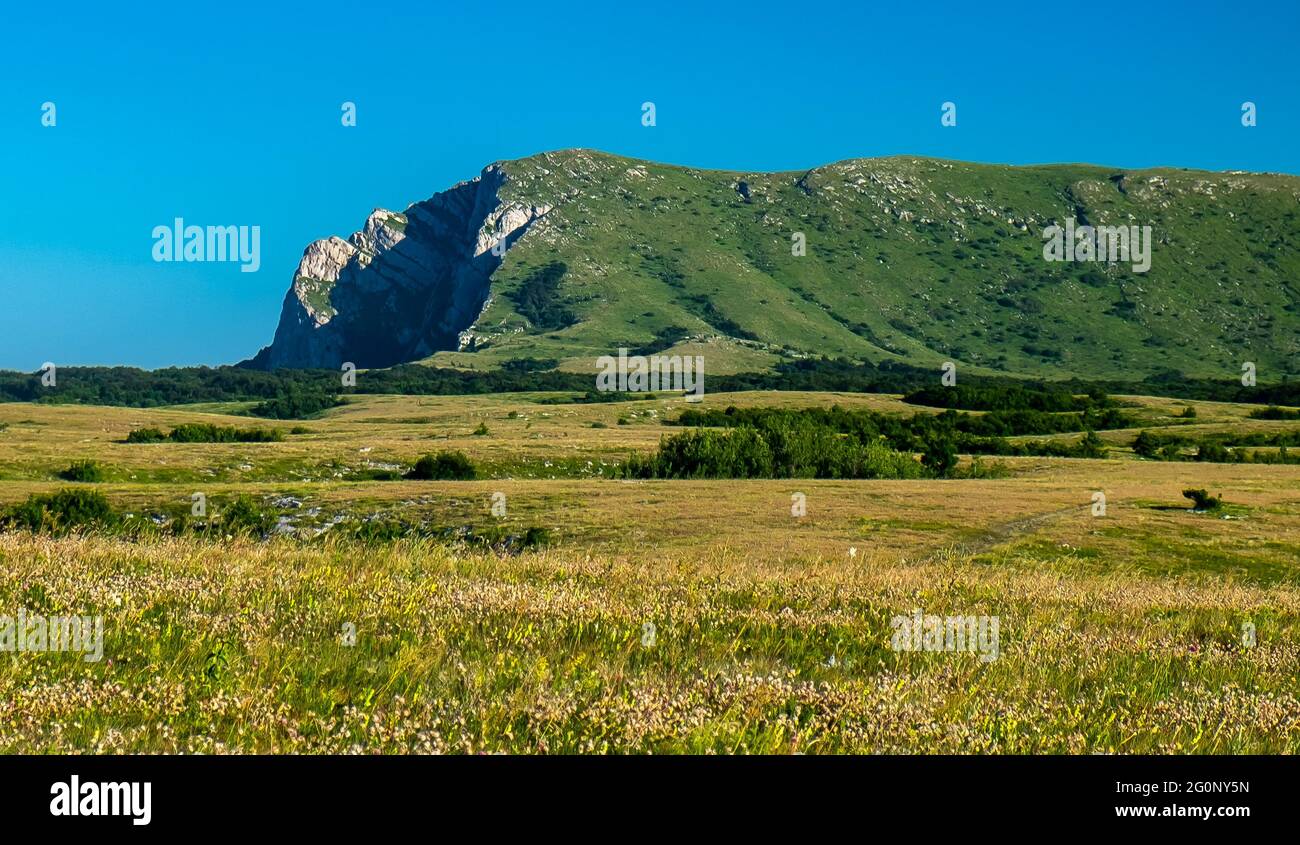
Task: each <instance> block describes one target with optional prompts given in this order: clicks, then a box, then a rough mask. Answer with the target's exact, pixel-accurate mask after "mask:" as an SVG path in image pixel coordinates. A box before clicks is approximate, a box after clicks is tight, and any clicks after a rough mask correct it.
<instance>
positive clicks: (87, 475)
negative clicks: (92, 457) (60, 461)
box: [59, 461, 104, 483]
mask: <svg viewBox="0 0 1300 845" xmlns="http://www.w3.org/2000/svg"><path fill="white" fill-rule="evenodd" d="M59 478H62V479H63V480H64V481H84V482H88V483H94V482H98V481H103V480H104V468H103V467H102V466H100V465H99V464H98V463H96V462H95V461H73V462H72V465H71V466H69V467H68V468H67V469H65V470H64V471H63V472H61V473H59Z"/></svg>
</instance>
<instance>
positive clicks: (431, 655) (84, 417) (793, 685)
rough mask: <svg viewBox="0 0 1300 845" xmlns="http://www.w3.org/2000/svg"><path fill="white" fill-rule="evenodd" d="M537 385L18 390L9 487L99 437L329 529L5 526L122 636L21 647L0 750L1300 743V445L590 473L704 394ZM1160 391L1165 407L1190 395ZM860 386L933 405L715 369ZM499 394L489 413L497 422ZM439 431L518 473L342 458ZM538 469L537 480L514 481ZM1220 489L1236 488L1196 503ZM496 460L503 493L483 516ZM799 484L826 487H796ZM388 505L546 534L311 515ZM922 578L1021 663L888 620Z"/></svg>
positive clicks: (29, 597) (52, 578) (6, 461)
mask: <svg viewBox="0 0 1300 845" xmlns="http://www.w3.org/2000/svg"><path fill="white" fill-rule="evenodd" d="M535 398H536V397H530V396H524V395H507V396H497V397H437V398H433V397H366V398H363V399H360V400H359V401H357V403H356V404H354V405H349V406H347V407H344V408H340V409H337V410H336V411H334V412H331V413H330V414H329V415H328V417H327V418H326V419H323V420H317V421H309V422H306V423H302V424H301V425H303V426H305V427H306V428H308V429H310V431H311V433H308V434H303V435H291V436H289V437H288V438H287V439H286V440H285V441H284V442H281V443H270V444H194V445H186V444H148V445H126V444H123V443H120V442H118V441H120V440H122V439H124V437H125V435H126V433H127V432H128V431H130V430H131V429H132V428H138V427H142V426H147V425H151V426H159V427H162V428H168V427H170V426H172V425H175V424H177V423H180V422H186V421H215V422H219V423H222V424H230V425H240V426H249V425H254V424H262V425H267V424H269V425H275V426H276V427H280V428H284V429H286V430H287V429H289V428H291V427H292V426H293V425H297V424H296V423H258V422H256V421H252V420H250V419H249V418H246V417H222V416H219V415H214V414H212V413H200V412H196V411H195V410H193V409H188V410H177V409H171V410H148V411H145V410H136V409H122V408H81V407H55V406H43V405H0V422H7V423H9V426H8V428H7V429H5V430H3V431H0V443H3V445H4V447H5V449H4V452H3V453H2V455H0V504H7V503H11V502H15V501H19V500H21V499H23V498H25V497H26V496H27V495H29V494H30V493H32V492H38V491H49V490H53V489H57V488H59V487H62V486H67V485H66V484H65V483H64V482H59V481H56V480H54V475H55V473H57V471H58V470H60V469H62V468H64V467H66V466H67V464H68V463H69V462H70V461H72V460H74V459H77V458H95V459H97V460H99V461H101V462H102V463H104V464H106V465H108V466H109V468H110V470H111V472H110V481H109V482H107V483H104V484H98V485H95V487H96V488H97V489H100V490H102V491H103V492H104V493H105V494H106V495H107V496H108V497H109V498H110V500H112V501H113V502H114V504H115V505H117V506H118V507H120V508H122V509H125V510H131V511H134V512H139V513H145V512H150V511H151V510H154V509H163V510H166V509H176V508H186V509H187V508H188V502H189V497H190V494H191V493H192V492H195V491H202V492H204V493H205V494H206V495H207V496H209V498H210V500H211V501H212V502H213V504H214V507H215V508H218V509H219V508H220V507H222V506H223V503H224V502H226V501H228V500H229V499H230V498H231V497H233V496H235V495H237V494H241V493H244V494H249V495H252V496H253V497H255V498H256V499H257V500H259V501H263V502H271V501H273V500H274V499H276V498H277V497H280V496H283V495H292V496H295V497H297V498H298V499H300V500H301V507H299V508H294V507H288V508H285V509H283V510H284V513H285V514H286V515H288V516H289V517H290V518H292V519H293V520H294V525H295V526H296V527H298V528H300V529H303V530H302V531H301V534H300V536H298V537H292V538H276V539H272V540H267V541H258V540H254V539H250V538H245V537H233V538H231V539H230V540H228V541H226V540H216V541H214V540H207V539H201V538H197V537H192V536H190V537H181V538H176V537H164V536H159V537H155V538H149V539H140V540H129V539H125V538H117V537H111V536H91V537H79V536H72V537H64V538H50V537H43V536H33V535H30V534H25V533H13V534H0V615H3V614H10V615H12V614H14V613H15V612H16V610H17V608H19V607H25V608H26V609H28V610H29V611H37V612H43V613H47V614H58V613H77V614H100V615H102V616H103V617H104V619H105V632H106V634H105V648H104V659H103V660H102V661H101V662H98V663H88V662H85V661H84V660H81V659H79V658H78V657H77V656H75V655H68V654H33V653H20V654H9V655H4V656H3V658H2V659H0V697H2V698H3V700H4V701H6V702H7V707H6V708H5V709H4V711H3V713H0V749H2V750H5V751H35V752H41V751H93V752H111V751H182V752H184V751H204V752H206V751H214V752H430V751H472V752H479V751H517V752H606V751H609V752H642V751H657V752H676V751H688V752H736V751H741V752H745V751H748V752H776V753H786V752H795V751H800V752H814V753H816V752H827V753H846V752H851V753H857V752H873V751H904V752H927V751H928V752H941V751H956V752H1009V753H1023V752H1070V753H1085V752H1091V751H1119V752H1144V751H1154V752H1205V753H1229V752H1296V751H1298V750H1300V626H1298V625H1297V613H1298V611H1300V560H1298V555H1297V551H1300V467H1297V466H1263V465H1233V464H1222V465H1219V464H1197V463H1155V462H1139V461H1135V460H1132V459H1130V458H1129V457H1128V456H1126V455H1121V456H1120V457H1119V458H1118V459H1114V460H1105V461H1082V460H1064V459H1049V458H1019V459H1008V460H1006V461H1005V463H1006V464H1007V465H1008V467H1009V468H1010V470H1011V473H1010V475H1009V476H1008V477H1006V478H999V479H985V480H941V481H936V480H926V481H852V482H850V481H825V480H791V481H636V482H632V481H621V480H614V479H610V478H598V477H574V476H575V475H579V476H581V474H582V468H583V467H585V462H586V461H589V460H590V461H592V462H593V465H594V466H599V462H600V461H601V460H604V461H606V462H612V461H615V460H619V459H621V457H622V456H624V455H625V454H626V452H627V451H628V450H630V449H633V448H650V447H652V446H653V445H654V444H655V443H657V442H658V439H659V437H660V435H661V434H663V433H664V431H665V429H664V427H663V426H661V425H659V424H658V422H657V420H658V419H659V418H661V417H662V416H663V414H664V413H675V412H676V410H678V407H679V405H680V400H678V399H656V400H650V401H644V402H635V403H611V404H599V405H540V404H536V402H534V401H533V399H535ZM1135 401H1138V400H1135ZM1140 401H1142V402H1143V403H1144V404H1149V405H1150V406H1151V407H1150V409H1144V413H1145V412H1148V410H1149V413H1151V414H1152V415H1154V416H1162V417H1167V416H1168V415H1169V414H1176V413H1178V412H1179V411H1180V410H1181V408H1182V407H1183V405H1184V404H1186V403H1172V404H1169V403H1165V402H1164V400H1140ZM833 402H839V403H840V404H843V405H855V406H864V407H871V408H876V409H880V410H886V411H891V412H892V411H899V412H904V413H911V412H912V410H913V409H912V408H911V407H910V406H905V405H902V403H900V402H898V400H897V398H896V397H877V396H866V397H864V396H849V395H845V396H830V395H826V394H787V393H780V394H763V393H749V394H735V395H731V396H708V397H706V406H717V407H726V406H727V405H729V404H736V405H742V404H779V405H783V406H787V407H806V406H809V405H813V404H831V403H833ZM1194 404H1196V405H1197V406H1198V412H1199V414H1200V416H1199V417H1198V423H1197V424H1198V425H1202V424H1204V425H1241V424H1243V423H1241V421H1240V416H1241V414H1243V413H1244V411H1243V410H1242V409H1240V408H1239V407H1238V406H1222V407H1214V408H1211V407H1208V406H1210V405H1211V404H1212V403H1194ZM511 411H514V412H515V413H516V417H515V418H510V417H509V413H510V412H511ZM649 411H654V412H655V415H654V416H650V414H649V413H648V412H649ZM632 412H636V413H637V417H635V418H631V417H629V415H630V414H631V413H632ZM620 416H623V417H629V419H630V420H631V424H630V425H617V420H618V418H619V417H620ZM1234 420H1236V421H1235V422H1234ZM480 422H485V423H486V425H487V426H488V428H489V434H488V435H487V436H485V437H476V436H474V435H473V434H472V433H471V432H472V431H473V429H474V428H475V427H476V426H477V425H478V424H479V423H480ZM593 422H603V423H605V424H606V425H607V426H608V427H607V428H603V429H593V428H592V427H591V424H592V423H593ZM1245 424H1246V425H1255V424H1257V423H1245ZM443 448H456V449H463V450H465V451H466V452H468V453H469V454H470V455H471V456H472V457H473V458H474V459H475V460H476V462H478V463H480V464H481V465H483V466H485V467H488V468H489V469H490V470H491V468H493V467H496V468H498V469H499V470H500V473H499V474H500V475H501V476H502V477H497V478H492V479H488V480H482V481H474V482H413V481H390V482H380V481H366V482H362V481H349V480H347V479H348V477H349V476H350V475H353V474H355V473H357V472H359V471H361V470H363V469H365V468H366V467H367V466H368V465H375V464H383V463H386V462H410V461H411V460H413V459H414V457H415V456H417V455H419V454H422V453H425V452H430V451H436V450H438V449H443ZM362 450H366V451H362ZM561 458H563V459H564V460H567V461H568V462H567V463H563V465H562V466H560V465H559V464H561V463H562V461H561V460H560V459H561ZM547 461H551V462H552V464H553V467H550V468H548V467H546V466H545V464H546V462H547ZM526 462H527V463H526ZM243 466H247V467H249V468H248V469H242V468H241V467H243ZM529 466H532V467H535V468H536V469H537V475H538V476H539V477H532V478H530V477H523V474H522V473H521V472H520V469H521V468H527V467H529ZM550 470H554V474H556V475H559V476H567V477H557V478H554V479H552V478H549V477H547V475H548V474H551V473H550ZM506 476H509V477H506ZM1193 486H1194V487H1207V488H1209V489H1210V490H1211V491H1212V492H1214V493H1215V494H1218V495H1221V496H1222V497H1223V498H1224V499H1225V500H1226V501H1227V502H1228V503H1229V506H1228V508H1227V510H1226V512H1225V513H1224V514H1219V515H1213V514H1196V513H1192V512H1191V511H1189V510H1188V509H1187V508H1186V507H1185V506H1186V504H1187V502H1186V501H1185V500H1184V499H1183V498H1182V496H1181V491H1182V490H1183V489H1185V488H1187V487H1193ZM498 491H499V492H502V493H504V494H505V495H506V501H507V503H508V508H507V515H506V516H505V517H504V518H498V517H494V516H493V515H492V514H491V512H490V505H491V497H492V494H493V493H495V492H498ZM1096 491H1102V492H1104V493H1105V495H1106V506H1107V507H1106V514H1105V516H1094V515H1093V512H1092V495H1093V493H1094V492H1096ZM795 493H803V494H804V495H805V496H806V502H807V515H806V516H803V517H795V516H793V515H792V513H791V496H792V495H793V494H795ZM309 514H311V515H310V516H309ZM375 515H380V516H385V515H387V516H394V515H400V516H402V517H404V518H409V519H412V520H416V521H426V522H428V523H430V524H433V525H441V526H451V527H454V526H485V525H501V526H503V527H504V528H505V530H519V531H522V530H523V529H525V528H527V527H530V526H544V527H547V528H549V529H551V531H552V534H553V537H554V538H555V545H553V546H552V547H551V548H549V549H545V550H540V551H532V552H526V553H523V554H518V555H514V554H499V553H492V552H485V551H482V550H472V549H470V548H467V547H462V546H458V545H456V544H454V543H451V544H448V543H435V542H431V541H398V542H390V543H383V544H363V543H359V542H356V541H352V540H346V539H344V538H343V537H340V536H336V535H338V534H339V533H340V532H339V531H338V530H333V531H326V532H324V533H322V534H320V535H318V536H315V537H314V538H310V539H309V536H310V535H312V534H313V533H314V531H313V530H312V529H314V528H320V527H322V526H324V525H325V524H327V523H330V522H333V521H334V520H335V518H339V519H342V520H343V522H341V523H339V525H341V526H346V525H347V524H351V523H355V522H357V521H360V520H362V519H365V518H366V517H371V516H375ZM1225 516H1226V517H1228V518H1224V517H1225ZM918 608H919V609H922V610H923V611H925V612H926V613H935V614H940V615H950V614H960V615H981V616H996V617H997V618H998V619H999V624H1000V628H999V630H1000V644H999V656H998V659H997V660H995V661H992V662H984V661H981V660H980V659H979V656H978V655H976V654H967V653H947V652H943V653H909V652H898V651H894V650H893V649H892V648H891V647H890V633H891V625H890V622H891V619H892V618H893V617H894V616H897V615H907V614H910V613H912V611H913V610H914V609H918ZM345 623H350V624H352V625H355V626H356V644H355V645H353V646H346V645H344V644H343V643H342V642H341V633H342V631H343V626H344V625H345ZM1247 623H1249V624H1250V625H1253V626H1254V630H1255V632H1256V639H1255V641H1254V644H1253V645H1248V644H1247V643H1246V642H1245V641H1244V640H1243V636H1242V632H1243V626H1244V625H1246V624H1247ZM647 624H651V625H653V626H654V629H653V632H654V635H653V638H652V644H647V635H646V632H647V630H648V629H647V628H646V625H647Z"/></svg>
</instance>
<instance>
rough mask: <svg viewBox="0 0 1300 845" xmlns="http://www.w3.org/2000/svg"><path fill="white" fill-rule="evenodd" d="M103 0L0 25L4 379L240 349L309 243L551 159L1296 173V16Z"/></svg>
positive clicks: (30, 11) (1044, 9)
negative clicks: (224, 251) (200, 236)
mask: <svg viewBox="0 0 1300 845" xmlns="http://www.w3.org/2000/svg"><path fill="white" fill-rule="evenodd" d="M110 5H116V4H100V3H96V4H93V5H91V4H83V3H80V2H71V3H59V4H51V3H13V4H8V8H7V10H6V18H7V20H6V23H5V26H4V27H3V32H2V34H0V39H3V44H2V47H3V49H0V198H2V199H3V203H0V294H3V296H2V298H0V367H3V368H10V369H21V370H26V371H32V370H35V369H37V368H38V367H39V366H40V365H41V363H42V362H44V361H46V360H53V361H55V362H56V363H61V364H65V365H70V364H132V365H138V366H145V367H158V366H167V365H173V364H175V365H185V364H200V363H206V364H220V363H232V362H234V361H237V360H239V359H242V358H245V357H248V356H250V355H252V354H253V353H254V352H256V351H257V349H258V348H259V347H260V346H262V345H264V344H266V343H268V342H269V341H270V339H271V335H272V333H273V331H274V328H275V324H276V320H277V318H278V316H279V311H280V304H281V300H282V298H283V296H284V293H285V290H286V289H287V287H288V285H289V282H290V278H291V275H292V273H293V270H294V267H295V266H296V265H297V261H298V258H299V257H300V256H301V254H302V250H303V248H304V247H305V246H306V245H307V244H308V243H309V242H310V241H312V240H314V239H315V238H318V237H323V236H326V235H330V234H338V235H342V236H346V235H348V234H349V233H351V232H352V231H354V230H355V229H357V228H359V227H360V226H361V224H362V223H363V222H364V220H365V217H366V215H367V214H368V213H369V212H370V210H371V209H372V208H374V207H376V206H382V207H387V208H393V209H401V208H404V207H405V206H406V205H407V204H408V203H410V202H412V201H415V200H419V199H423V198H426V197H428V196H429V195H431V194H432V193H434V192H435V191H438V190H441V189H443V188H446V187H448V186H450V185H452V184H453V183H455V182H457V181H460V180H462V179H467V178H470V177H472V176H474V175H475V174H477V173H478V172H479V170H480V169H481V168H482V167H483V166H484V165H485V164H487V163H488V162H491V161H494V160H497V159H502V158H516V157H520V156H525V155H529V154H532V153H535V152H539V151H542V150H547V149H556V148H562V147H577V146H581V147H593V148H597V149H602V150H607V151H610V152H616V153H621V154H625V155H630V156H638V157H644V158H649V159H654V160H658V161H667V162H673V163H680V164H690V165H695V166H700V167H719V168H728V169H744V170H770V169H796V168H804V167H812V166H815V165H819V164H824V163H827V162H831V161H835V160H838V159H843V158H850V157H856V156H876V155H889V154H895V153H916V154H921V155H933V156H944V157H951V158H959V159H966V160H972V161H987V162H1009V163H1036V162H1057V161H1087V162H1095V163H1100V164H1107V165H1114V166H1124V167H1143V166H1151V165H1175V166H1185V167H1197V168H1207V169H1228V168H1240V169H1247V170H1268V171H1282V172H1288V173H1300V134H1298V130H1300V71H1298V70H1297V67H1298V66H1300V49H1298V48H1297V35H1300V12H1298V11H1297V8H1298V7H1300V4H1297V3H1296V2H1295V0H1276V2H1268V3H1264V2H1258V3H1253V2H1243V1H1242V0H1238V1H1237V2H1221V3H1210V2H1196V0H1192V2H1178V3H1174V2H1141V3H1139V2H1124V3H1106V2H1102V3H1094V4H1084V5H1082V6H1070V5H1066V6H1052V5H1034V4H1031V5H1029V6H1024V7H1022V9H1023V10H1022V9H1018V10H1017V11H1015V12H1014V13H1012V12H1007V11H1002V10H1000V9H998V7H997V4H975V3H951V4H949V3H934V2H931V3H921V2H891V3H886V4H877V3H874V2H869V0H858V2H852V3H843V4H830V3H816V2H801V3H784V2H783V3H768V2H761V0H750V2H745V3H728V2H708V3H704V2H691V3H685V2H661V3H655V4H650V3H646V4H644V5H643V6H642V5H640V4H637V3H614V2H603V3H591V4H569V3H563V2H529V3H519V2H512V0H502V1H501V2H495V3H485V4H479V3H465V2H458V3H455V4H451V3H446V4H444V3H436V4H430V5H429V8H421V7H422V6H425V5H426V4H423V3H408V4H400V5H399V4H391V3H332V2H316V3H311V4H303V6H302V8H300V9H297V10H286V9H281V8H280V5H281V4H279V3H274V2H261V3H256V4H247V5H245V4H242V3H223V4H214V5H210V4H182V3H164V4H149V5H148V6H147V7H143V8H140V9H137V10H134V11H123V10H120V9H110V8H106V7H108V6H110ZM199 6H203V7H204V9H203V10H200V9H199V8H198V7H199ZM668 6H670V7H675V8H677V9H678V11H664V10H663V7H668ZM877 7H879V8H877ZM345 100H350V101H353V102H355V103H356V104H357V109H358V125H357V126H356V127H355V128H344V127H343V126H341V125H340V121H339V117H340V104H341V103H342V102H344V101H345ZM646 100H651V101H654V102H655V103H656V105H657V109H658V125H657V126H655V127H654V128H645V127H642V126H641V122H640V117H641V111H640V105H641V103H642V102H643V101H646ZM1244 100H1252V101H1254V102H1255V103H1257V105H1258V108H1259V125H1258V126H1257V127H1255V128H1253V129H1244V128H1242V126H1241V123H1240V108H1241V103H1242V101H1244ZM46 101H52V102H54V103H55V104H56V106H57V109H58V112H57V117H58V125H57V126H56V127H54V128H45V127H42V126H41V124H40V117H41V111H40V109H41V104H42V103H44V102H46ZM944 101H953V102H955V103H956V104H957V108H958V125H957V127H956V128H951V129H945V128H942V127H941V126H940V124H939V109H940V104H941V103H943V102H944ZM176 216H182V217H184V218H185V219H186V220H187V222H190V223H197V224H200V225H207V224H244V225H258V226H260V227H261V230H262V243H261V252H262V263H261V270H260V271H259V272H257V273H241V272H239V268H238V266H237V265H235V264H216V263H209V264H195V263H190V264H184V263H174V264H165V263H154V262H153V261H152V259H151V249H152V246H153V240H152V238H151V231H152V229H153V227H154V226H157V225H160V224H168V223H170V221H171V220H172V219H173V218H174V217H176Z"/></svg>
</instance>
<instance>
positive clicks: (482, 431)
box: [474, 422, 488, 437]
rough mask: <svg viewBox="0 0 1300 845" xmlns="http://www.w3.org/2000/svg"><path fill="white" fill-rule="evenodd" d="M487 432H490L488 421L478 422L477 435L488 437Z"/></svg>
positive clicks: (475, 430)
mask: <svg viewBox="0 0 1300 845" xmlns="http://www.w3.org/2000/svg"><path fill="white" fill-rule="evenodd" d="M487 434H488V427H487V423H484V422H481V423H479V424H478V428H476V429H474V436H475V437H486V436H487Z"/></svg>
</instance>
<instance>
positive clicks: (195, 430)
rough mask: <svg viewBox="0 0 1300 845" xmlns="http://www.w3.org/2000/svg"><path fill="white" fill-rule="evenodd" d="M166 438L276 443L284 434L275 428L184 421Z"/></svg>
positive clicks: (196, 440)
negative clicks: (240, 426)
mask: <svg viewBox="0 0 1300 845" xmlns="http://www.w3.org/2000/svg"><path fill="white" fill-rule="evenodd" d="M167 439H168V440H171V441H173V442H175V443H278V442H280V441H281V440H284V435H283V434H282V433H281V432H280V430H279V429H275V428H234V427H232V426H221V425H213V424H212V423H184V424H182V425H178V426H176V427H175V428H174V429H172V433H171V434H169V435H167Z"/></svg>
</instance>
